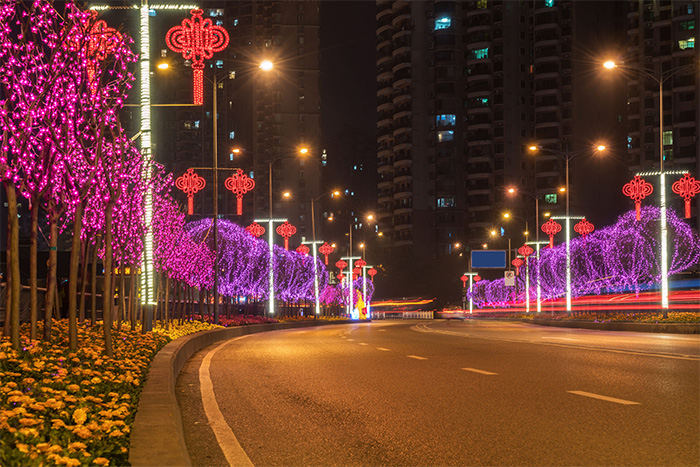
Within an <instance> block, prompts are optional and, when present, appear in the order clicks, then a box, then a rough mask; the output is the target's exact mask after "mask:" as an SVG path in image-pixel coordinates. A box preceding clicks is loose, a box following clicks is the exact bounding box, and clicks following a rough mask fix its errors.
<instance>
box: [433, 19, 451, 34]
mask: <svg viewBox="0 0 700 467" xmlns="http://www.w3.org/2000/svg"><path fill="white" fill-rule="evenodd" d="M450 26H452V18H449V17H447V16H443V17H442V18H438V19H436V20H435V30H436V31H439V30H440V29H447V28H449V27H450Z"/></svg>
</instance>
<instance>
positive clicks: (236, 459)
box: [199, 334, 253, 467]
mask: <svg viewBox="0 0 700 467" xmlns="http://www.w3.org/2000/svg"><path fill="white" fill-rule="evenodd" d="M248 336H250V334H248V335H245V336H241V337H237V338H235V339H231V340H227V341H224V342H222V343H221V344H219V345H217V346H216V347H214V348H213V349H212V350H210V351H209V352H208V353H207V354H206V355H205V356H204V359H203V360H202V363H201V365H200V367H199V386H200V390H201V394H202V405H203V406H204V413H205V415H206V416H207V419H208V420H209V427H210V428H211V430H212V431H213V432H214V435H215V436H216V440H217V441H218V442H219V447H220V448H221V451H222V452H223V453H224V457H226V461H227V462H228V464H229V465H241V466H243V465H245V466H251V467H252V465H253V462H251V460H250V458H249V457H248V455H247V454H246V453H245V451H244V450H243V448H242V447H241V445H240V443H239V442H238V439H237V438H236V435H234V434H233V431H232V430H231V427H230V426H229V425H228V423H226V419H224V415H223V414H222V413H221V409H219V404H218V403H217V402H216V396H215V395H214V383H212V381H211V375H210V373H209V367H210V366H211V359H212V357H214V354H215V353H216V352H217V351H218V350H219V349H220V348H221V347H223V346H225V345H227V344H230V343H231V342H232V341H237V340H239V339H244V338H246V337H248Z"/></svg>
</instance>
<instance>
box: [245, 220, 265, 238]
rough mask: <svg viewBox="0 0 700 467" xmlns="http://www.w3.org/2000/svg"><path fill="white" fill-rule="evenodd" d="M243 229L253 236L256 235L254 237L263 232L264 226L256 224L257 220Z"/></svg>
mask: <svg viewBox="0 0 700 467" xmlns="http://www.w3.org/2000/svg"><path fill="white" fill-rule="evenodd" d="M245 229H246V231H247V232H248V233H249V234H251V235H252V236H253V237H256V238H257V237H259V236H261V235H262V234H264V233H265V227H263V226H262V225H260V224H258V223H257V222H253V223H252V224H250V225H249V226H248V227H246V228H245Z"/></svg>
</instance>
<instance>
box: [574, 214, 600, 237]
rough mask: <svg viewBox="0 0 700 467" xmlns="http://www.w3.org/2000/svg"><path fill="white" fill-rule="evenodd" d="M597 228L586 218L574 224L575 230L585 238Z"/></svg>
mask: <svg viewBox="0 0 700 467" xmlns="http://www.w3.org/2000/svg"><path fill="white" fill-rule="evenodd" d="M594 230H595V226H594V225H593V224H591V223H590V222H588V221H587V220H586V219H585V218H584V219H581V221H579V222H578V223H577V224H576V225H575V226H574V231H575V232H576V233H577V234H579V235H581V236H582V237H583V239H584V240H585V239H586V235H588V234H589V233H591V232H593V231H594Z"/></svg>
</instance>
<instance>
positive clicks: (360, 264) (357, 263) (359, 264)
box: [355, 259, 367, 268]
mask: <svg viewBox="0 0 700 467" xmlns="http://www.w3.org/2000/svg"><path fill="white" fill-rule="evenodd" d="M364 266H367V261H365V260H364V259H358V260H357V261H355V267H356V268H361V267H364Z"/></svg>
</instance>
